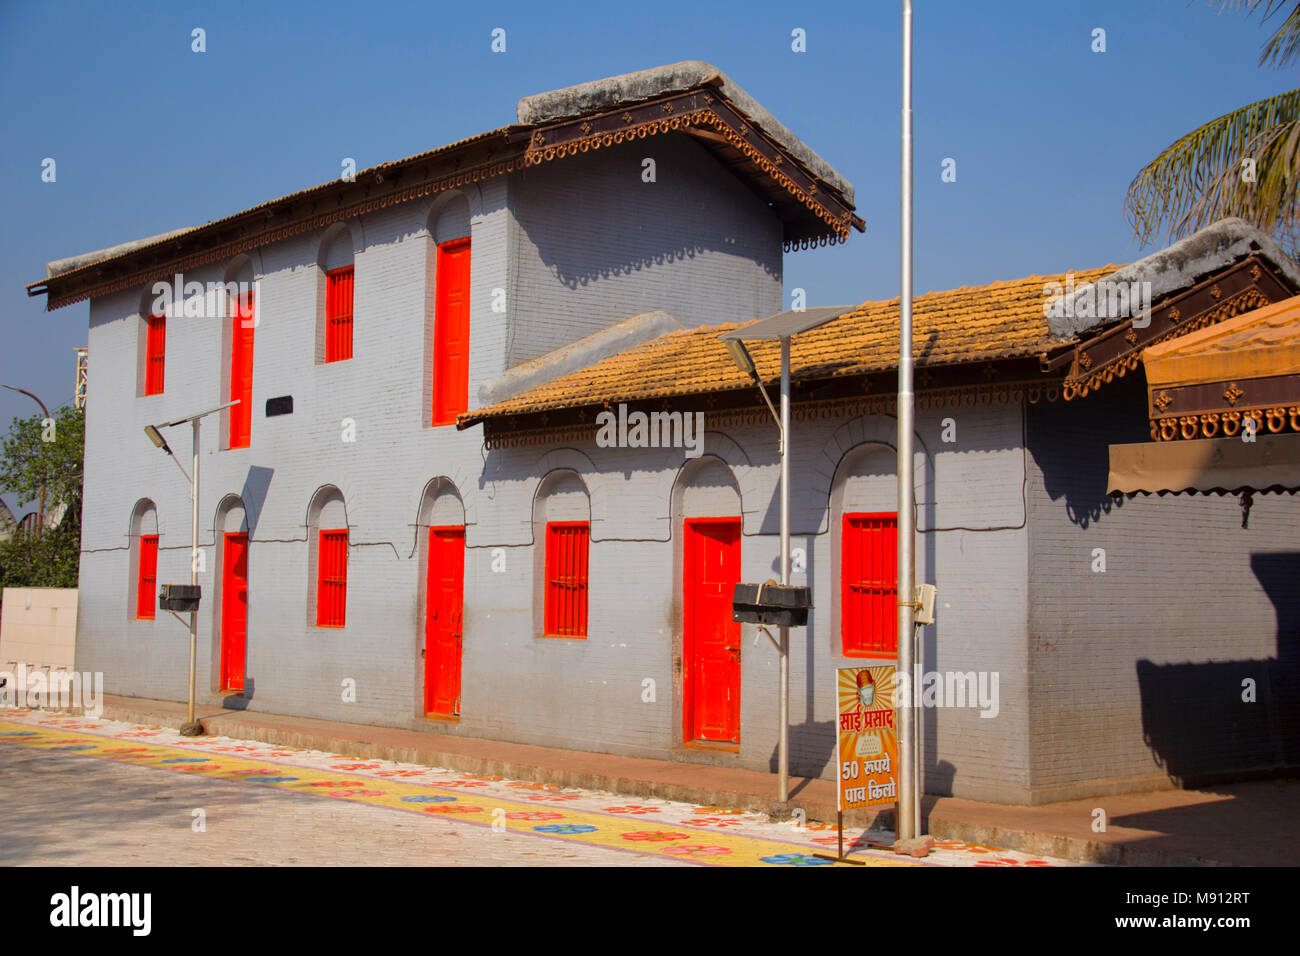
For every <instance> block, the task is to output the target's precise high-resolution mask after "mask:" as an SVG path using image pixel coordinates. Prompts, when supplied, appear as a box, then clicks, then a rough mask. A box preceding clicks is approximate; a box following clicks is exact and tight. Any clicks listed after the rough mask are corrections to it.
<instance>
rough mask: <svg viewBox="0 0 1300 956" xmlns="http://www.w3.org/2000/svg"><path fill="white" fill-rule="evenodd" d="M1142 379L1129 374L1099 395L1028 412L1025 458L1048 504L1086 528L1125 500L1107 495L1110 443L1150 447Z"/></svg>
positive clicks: (1031, 408)
mask: <svg viewBox="0 0 1300 956" xmlns="http://www.w3.org/2000/svg"><path fill="white" fill-rule="evenodd" d="M1146 411H1147V399H1146V382H1145V378H1144V376H1142V375H1139V374H1136V373H1135V374H1130V375H1128V376H1126V377H1124V378H1122V379H1119V380H1117V381H1115V382H1112V383H1110V384H1108V385H1106V386H1105V387H1104V388H1102V390H1101V391H1100V392H1097V393H1094V394H1092V395H1089V396H1088V397H1087V398H1082V399H1076V400H1074V401H1072V402H1067V401H1064V400H1057V401H1055V402H1048V401H1046V400H1044V401H1041V402H1039V403H1038V404H1037V405H1030V406H1029V421H1028V444H1029V453H1030V455H1031V456H1032V457H1033V459H1034V462H1035V463H1036V464H1037V465H1038V467H1039V469H1040V470H1041V471H1042V473H1043V488H1044V490H1045V491H1046V492H1047V495H1048V497H1049V498H1051V499H1052V501H1059V500H1062V499H1064V502H1065V513H1066V515H1067V517H1069V519H1070V521H1071V522H1073V523H1074V524H1076V525H1078V526H1079V527H1080V528H1087V527H1088V526H1089V525H1090V524H1092V523H1094V522H1096V521H1097V520H1099V519H1100V518H1101V516H1102V515H1104V514H1109V513H1110V511H1111V509H1112V508H1122V507H1123V506H1124V499H1122V498H1112V497H1111V496H1110V495H1108V494H1107V493H1106V483H1107V478H1108V477H1109V475H1110V446H1111V444H1113V443H1128V442H1144V441H1150V439H1151V435H1150V432H1149V424H1148V422H1147V418H1146Z"/></svg>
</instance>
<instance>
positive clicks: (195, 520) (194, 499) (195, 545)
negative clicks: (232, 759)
mask: <svg viewBox="0 0 1300 956" xmlns="http://www.w3.org/2000/svg"><path fill="white" fill-rule="evenodd" d="M239 402H240V400H239V399H235V400H234V401H233V402H226V404H224V405H218V406H217V407H216V408H210V409H208V410H207V411H206V412H199V413H198V414H197V415H190V416H188V417H186V418H178V419H176V420H175V421H173V422H164V423H163V424H161V425H146V426H145V428H144V433H145V434H146V435H148V436H149V440H150V441H151V442H153V443H154V444H155V445H156V446H157V447H159V448H161V449H162V450H163V451H165V452H166V453H167V454H168V456H169V457H171V459H172V461H175V462H176V467H177V468H179V469H180V470H181V474H183V475H185V480H186V481H188V482H189V486H190V502H191V506H190V585H191V586H195V585H197V584H198V583H199V422H200V420H202V419H203V418H205V417H207V416H208V415H213V414H215V413H217V412H219V411H222V410H224V409H227V408H230V407H231V406H232V405H238V404H239ZM186 422H189V423H190V441H191V443H192V456H193V457H192V461H193V463H192V465H191V467H192V468H193V469H194V473H193V474H194V476H193V477H192V478H191V477H190V475H188V474H186V473H185V466H183V465H182V464H181V463H180V462H179V461H176V456H175V454H173V452H172V450H171V448H169V447H168V445H167V441H166V439H164V438H163V436H162V433H161V432H159V431H158V429H160V428H171V427H173V426H175V425H184V424H185V423H186ZM172 614H173V615H174V616H175V617H176V618H177V619H178V620H179V619H180V615H179V614H176V612H175V611H173V612H172ZM198 639H199V611H198V607H197V605H196V606H195V608H194V609H193V610H191V611H190V681H189V683H190V691H189V705H188V707H187V709H186V717H185V723H184V724H182V725H181V735H182V736H185V737H198V736H200V735H201V734H202V733H203V725H202V724H201V723H199V722H198V721H197V720H195V719H194V661H195V655H196V653H197V651H198Z"/></svg>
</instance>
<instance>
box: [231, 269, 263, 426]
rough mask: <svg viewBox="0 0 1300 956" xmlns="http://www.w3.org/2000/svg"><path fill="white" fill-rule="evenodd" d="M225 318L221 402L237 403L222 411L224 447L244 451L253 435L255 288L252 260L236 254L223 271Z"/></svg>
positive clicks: (256, 306) (255, 326)
mask: <svg viewBox="0 0 1300 956" xmlns="http://www.w3.org/2000/svg"><path fill="white" fill-rule="evenodd" d="M225 282H226V290H227V309H226V311H227V316H226V329H225V331H224V332H223V335H222V339H223V341H224V342H225V344H226V346H227V349H226V354H227V355H228V356H229V362H228V364H227V365H226V370H227V373H228V374H227V375H226V376H225V382H226V387H225V389H224V391H225V396H224V401H227V402H232V401H235V400H236V399H238V400H239V404H238V405H235V406H233V407H231V408H228V409H226V410H225V412H223V413H222V414H223V417H224V419H225V422H226V426H227V427H226V447H227V448H247V447H248V446H249V444H250V443H251V441H252V433H253V332H254V330H255V329H256V328H257V321H258V318H257V309H258V307H259V306H258V303H257V302H256V286H255V284H254V279H253V261H252V260H251V259H250V258H249V257H248V256H246V255H242V254H241V255H238V256H236V257H235V259H234V261H232V262H231V263H230V266H229V268H227V270H226V278H225Z"/></svg>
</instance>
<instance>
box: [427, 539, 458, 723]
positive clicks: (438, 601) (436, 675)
mask: <svg viewBox="0 0 1300 956" xmlns="http://www.w3.org/2000/svg"><path fill="white" fill-rule="evenodd" d="M464 585H465V529H464V528H463V527H456V528H430V529H429V576H428V579H427V581H426V587H425V592H424V593H425V602H426V604H427V605H428V607H427V609H426V611H425V618H424V711H425V713H426V714H434V715H437V716H440V717H455V716H459V714H460V650H461V634H462V630H463V624H462V622H463V618H464V614H463V608H464V593H465V592H464Z"/></svg>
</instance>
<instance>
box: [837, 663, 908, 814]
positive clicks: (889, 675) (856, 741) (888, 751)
mask: <svg viewBox="0 0 1300 956" xmlns="http://www.w3.org/2000/svg"><path fill="white" fill-rule="evenodd" d="M836 678H837V680H836V684H837V690H836V699H837V701H838V707H837V712H838V718H839V719H838V721H837V726H838V728H839V732H838V735H837V737H836V763H837V764H838V767H839V774H838V776H839V781H840V785H839V789H838V798H839V803H838V807H839V810H840V812H843V811H845V810H856V809H857V808H858V807H876V806H880V805H882V804H888V803H894V802H895V801H897V799H898V729H897V727H896V725H895V711H894V665H893V664H887V665H885V666H883V667H841V668H839V669H838V670H837V671H836Z"/></svg>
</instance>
